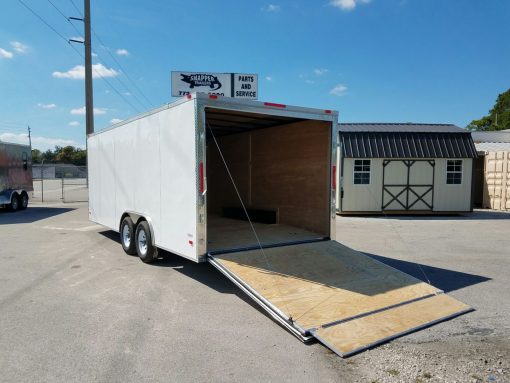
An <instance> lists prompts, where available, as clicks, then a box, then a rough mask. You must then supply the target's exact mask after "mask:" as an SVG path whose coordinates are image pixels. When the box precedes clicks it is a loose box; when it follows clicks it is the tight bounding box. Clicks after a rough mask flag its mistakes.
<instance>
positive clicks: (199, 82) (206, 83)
mask: <svg viewBox="0 0 510 383" xmlns="http://www.w3.org/2000/svg"><path fill="white" fill-rule="evenodd" d="M192 92H204V93H207V94H214V95H218V96H226V97H234V98H242V99H248V100H256V99H257V98H258V75H256V74H244V73H208V72H172V96H174V97H182V96H186V95H188V94H190V93H192Z"/></svg>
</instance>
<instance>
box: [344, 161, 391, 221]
mask: <svg viewBox="0 0 510 383" xmlns="http://www.w3.org/2000/svg"><path fill="white" fill-rule="evenodd" d="M368 159H369V160H371V163H370V184H369V185H354V180H353V178H354V175H353V171H354V158H344V166H343V170H344V175H343V180H342V184H343V190H344V198H343V200H342V211H346V212H347V211H352V212H356V211H360V212H361V211H376V212H377V211H381V198H382V164H383V160H382V158H368Z"/></svg>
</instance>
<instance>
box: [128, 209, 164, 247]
mask: <svg viewBox="0 0 510 383" xmlns="http://www.w3.org/2000/svg"><path fill="white" fill-rule="evenodd" d="M126 216H129V217H131V220H132V221H133V222H135V226H136V225H138V224H139V223H140V222H141V221H147V223H148V224H149V229H150V231H151V244H152V245H153V246H156V236H155V235H154V225H153V223H152V219H151V217H148V216H146V215H143V214H140V213H135V212H134V211H126V212H124V214H122V216H121V217H120V221H119V232H120V225H121V224H122V220H123V219H124V217H126Z"/></svg>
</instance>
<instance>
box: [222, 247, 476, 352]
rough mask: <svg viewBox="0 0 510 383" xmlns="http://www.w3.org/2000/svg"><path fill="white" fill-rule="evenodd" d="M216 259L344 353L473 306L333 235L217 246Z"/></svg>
mask: <svg viewBox="0 0 510 383" xmlns="http://www.w3.org/2000/svg"><path fill="white" fill-rule="evenodd" d="M214 260H215V261H216V262H218V263H220V264H221V266H222V267H223V268H225V269H226V270H228V272H230V273H231V274H233V275H235V277H236V278H237V279H238V280H240V281H242V283H243V284H244V285H246V286H248V288H249V289H251V290H253V291H255V292H256V293H257V294H258V295H259V296H261V297H262V298H263V299H265V300H266V301H267V302H269V303H270V305H271V306H272V307H273V308H274V310H275V311H277V312H278V314H279V315H281V316H282V317H283V318H284V319H285V320H287V321H289V322H290V323H292V325H293V326H294V327H295V328H297V329H298V330H299V331H300V332H301V333H302V334H304V335H306V334H311V335H313V336H314V337H316V338H317V339H319V340H320V341H321V342H322V343H324V344H325V345H326V346H328V347H330V348H331V349H332V350H333V351H335V352H336V353H338V354H339V355H341V356H346V355H349V354H352V353H355V352H358V351H360V350H363V349H365V348H367V347H370V346H373V345H375V344H378V343H381V342H384V341H387V340H389V339H392V338H394V337H396V336H400V335H403V334H406V333H408V332H411V331H415V330H416V329H419V328H422V327H425V326H428V325H430V324H433V323H436V322H438V321H441V320H445V319H448V318H451V317H453V316H456V315H460V314H462V313H465V312H467V311H470V310H471V308H470V307H469V306H467V305H465V304H463V303H460V302H458V301H456V300H455V299H453V298H450V297H448V296H446V295H444V294H443V293H442V291H441V290H438V289H436V288H435V287H433V286H431V285H429V284H427V283H424V282H422V281H420V280H418V279H416V278H414V277H412V276H410V275H408V274H405V273H402V272H400V271H398V270H396V269H394V268H392V267H390V266H387V265H385V264H383V263H381V262H379V261H376V260H374V259H372V258H370V257H368V256H366V255H364V254H362V253H359V252H357V251H354V250H352V249H350V248H348V247H346V246H343V245H341V244H340V243H338V242H334V241H322V242H315V243H307V244H299V245H290V246H284V247H276V248H269V249H264V250H263V251H262V250H260V249H258V250H250V251H242V252H236V253H230V254H219V255H215V256H214Z"/></svg>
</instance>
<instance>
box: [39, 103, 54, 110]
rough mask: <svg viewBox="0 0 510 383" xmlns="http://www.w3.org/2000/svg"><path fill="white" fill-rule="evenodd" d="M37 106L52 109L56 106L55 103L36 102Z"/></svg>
mask: <svg viewBox="0 0 510 383" xmlns="http://www.w3.org/2000/svg"><path fill="white" fill-rule="evenodd" d="M37 106H38V107H39V108H43V109H54V108H56V107H57V105H56V104H41V103H39V104H37Z"/></svg>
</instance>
